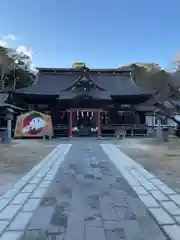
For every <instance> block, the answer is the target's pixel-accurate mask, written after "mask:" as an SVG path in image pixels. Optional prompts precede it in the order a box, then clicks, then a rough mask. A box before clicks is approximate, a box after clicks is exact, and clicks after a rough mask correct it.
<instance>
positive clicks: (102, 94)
mask: <svg viewBox="0 0 180 240" xmlns="http://www.w3.org/2000/svg"><path fill="white" fill-rule="evenodd" d="M79 97H82V98H85V99H87V98H89V99H102V100H111V96H110V93H109V92H107V91H106V89H104V88H101V87H100V86H98V85H97V84H96V83H95V82H94V81H93V80H92V78H91V77H90V75H89V74H82V76H80V77H78V78H77V79H76V80H75V81H74V82H73V83H72V84H71V85H70V86H68V87H67V88H65V89H62V90H61V91H60V93H59V97H58V99H61V100H62V99H73V98H79Z"/></svg>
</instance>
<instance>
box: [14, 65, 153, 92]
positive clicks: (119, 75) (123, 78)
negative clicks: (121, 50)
mask: <svg viewBox="0 0 180 240" xmlns="http://www.w3.org/2000/svg"><path fill="white" fill-rule="evenodd" d="M66 70H67V69H66ZM85 74H89V76H90V78H91V79H92V81H93V82H94V83H95V84H96V85H97V86H99V87H100V88H103V89H105V90H107V92H109V93H110V95H114V96H115V95H117V96H118V95H120V96H124V95H149V96H150V95H152V93H151V92H148V91H147V90H145V89H143V88H141V87H138V86H137V85H135V84H134V82H133V81H132V80H131V79H130V76H129V74H128V72H127V73H126V72H125V74H124V72H122V71H119V72H111V73H110V72H103V71H101V72H97V71H94V72H93V71H91V70H90V71H88V73H87V72H86V73H85ZM80 76H82V70H79V71H77V70H76V71H74V72H72V71H70V72H68V71H64V72H63V71H60V72H44V71H42V70H41V71H40V72H39V73H38V76H37V81H36V83H35V84H33V85H32V86H29V87H27V88H22V89H18V90H16V93H25V94H42V95H59V94H60V92H61V90H62V89H66V88H68V87H69V86H71V85H72V84H73V83H74V82H75V81H76V80H77V78H78V77H80Z"/></svg>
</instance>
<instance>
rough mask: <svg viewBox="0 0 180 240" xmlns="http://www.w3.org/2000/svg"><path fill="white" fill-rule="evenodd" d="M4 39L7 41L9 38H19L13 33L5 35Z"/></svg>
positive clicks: (12, 39) (13, 39)
mask: <svg viewBox="0 0 180 240" xmlns="http://www.w3.org/2000/svg"><path fill="white" fill-rule="evenodd" d="M2 39H3V40H5V41H7V40H11V41H15V40H16V39H17V37H16V36H14V35H13V34H8V35H6V36H3V37H2Z"/></svg>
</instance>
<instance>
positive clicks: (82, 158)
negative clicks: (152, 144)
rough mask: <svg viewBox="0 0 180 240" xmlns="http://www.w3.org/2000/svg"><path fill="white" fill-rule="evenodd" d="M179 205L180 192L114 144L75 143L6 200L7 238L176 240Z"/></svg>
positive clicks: (1, 213) (2, 229) (2, 202)
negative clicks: (175, 190) (168, 185)
mask: <svg viewBox="0 0 180 240" xmlns="http://www.w3.org/2000/svg"><path fill="white" fill-rule="evenodd" d="M113 163H114V164H113ZM178 206H180V195H178V194H176V192H174V191H173V190H172V189H170V188H168V187H167V186H166V185H165V184H163V183H162V182H160V181H159V180H158V179H156V178H155V176H153V175H152V174H150V173H148V172H147V171H146V170H145V169H144V168H142V167H141V166H140V165H139V164H137V163H135V162H134V161H133V160H132V159H130V158H129V157H127V156H126V155H124V154H123V153H122V152H121V151H120V150H119V149H117V148H116V147H115V146H114V145H112V144H101V146H100V144H99V142H98V141H92V142H88V141H84V142H83V141H82V142H80V141H78V142H76V141H74V142H73V143H72V146H71V145H70V144H64V145H59V146H58V147H57V148H56V149H54V151H53V152H52V153H51V154H50V155H49V156H48V157H47V158H45V159H44V161H42V162H41V163H40V164H39V165H38V166H36V167H35V168H34V169H32V171H31V172H30V173H28V174H27V175H26V176H25V177H24V178H23V179H21V180H20V181H19V182H18V183H17V184H16V185H15V188H14V189H12V190H11V191H9V192H8V193H7V194H5V195H4V196H3V197H2V198H1V199H0V234H1V237H0V240H19V239H21V240H32V239H33V240H34V239H36V240H45V239H49V240H91V239H98V240H119V239H123V240H150V239H151V240H152V239H156V240H165V239H166V240H167V239H169V238H168V237H167V236H169V237H170V239H172V240H174V239H175V240H176V239H179V236H180V232H179V228H180V227H179V225H178V222H180V217H178V216H180V208H179V207H178ZM152 216H153V217H152ZM157 223H158V224H157ZM164 232H166V236H165V234H164Z"/></svg>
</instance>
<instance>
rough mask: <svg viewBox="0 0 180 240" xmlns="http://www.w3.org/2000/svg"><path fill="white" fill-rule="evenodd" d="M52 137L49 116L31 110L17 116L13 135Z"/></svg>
mask: <svg viewBox="0 0 180 240" xmlns="http://www.w3.org/2000/svg"><path fill="white" fill-rule="evenodd" d="M45 135H48V136H50V137H52V135H53V130H52V121H51V116H49V115H46V114H43V113H40V112H37V111H32V112H28V113H25V114H22V115H20V116H18V117H17V121H16V127H15V133H14V136H15V137H33V138H34V137H43V136H45Z"/></svg>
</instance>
